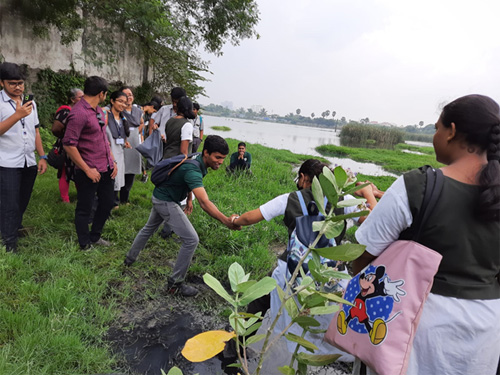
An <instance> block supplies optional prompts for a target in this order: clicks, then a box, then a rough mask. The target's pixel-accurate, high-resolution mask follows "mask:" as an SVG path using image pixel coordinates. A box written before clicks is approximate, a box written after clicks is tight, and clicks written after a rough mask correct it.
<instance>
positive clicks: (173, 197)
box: [153, 155, 207, 204]
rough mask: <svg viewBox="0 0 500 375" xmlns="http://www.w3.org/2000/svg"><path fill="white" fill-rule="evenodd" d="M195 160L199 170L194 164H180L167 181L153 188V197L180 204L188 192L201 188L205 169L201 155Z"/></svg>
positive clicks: (205, 172)
mask: <svg viewBox="0 0 500 375" xmlns="http://www.w3.org/2000/svg"><path fill="white" fill-rule="evenodd" d="M196 160H198V161H199V162H200V167H199V168H198V166H197V165H195V164H190V163H185V164H182V165H181V166H180V167H178V168H177V169H176V170H175V171H174V172H172V174H171V175H170V178H169V179H168V181H165V182H163V183H162V184H160V185H158V186H157V187H155V189H154V190H153V196H154V197H155V198H157V199H160V200H162V201H167V202H176V203H178V204H180V202H182V201H183V200H184V199H186V197H187V195H188V193H189V192H190V191H192V190H193V189H196V188H199V187H203V177H205V175H206V174H207V167H206V166H205V163H204V162H203V158H202V156H201V155H198V156H197V157H196Z"/></svg>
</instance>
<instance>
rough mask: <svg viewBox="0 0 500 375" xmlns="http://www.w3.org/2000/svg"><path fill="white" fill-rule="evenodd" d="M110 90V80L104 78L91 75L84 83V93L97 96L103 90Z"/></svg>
mask: <svg viewBox="0 0 500 375" xmlns="http://www.w3.org/2000/svg"><path fill="white" fill-rule="evenodd" d="M107 91H108V82H106V80H105V79H104V78H101V77H98V76H91V77H88V78H87V79H86V80H85V83H84V84H83V93H84V94H85V95H88V96H97V95H99V94H100V93H101V92H107Z"/></svg>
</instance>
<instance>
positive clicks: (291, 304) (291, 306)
mask: <svg viewBox="0 0 500 375" xmlns="http://www.w3.org/2000/svg"><path fill="white" fill-rule="evenodd" d="M285 309H286V311H287V312H288V315H290V317H291V318H292V319H293V318H295V317H296V316H297V315H299V309H298V307H297V304H296V303H295V298H293V297H292V298H289V299H287V300H286V302H285Z"/></svg>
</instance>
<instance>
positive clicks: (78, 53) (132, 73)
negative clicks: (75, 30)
mask: <svg viewBox="0 0 500 375" xmlns="http://www.w3.org/2000/svg"><path fill="white" fill-rule="evenodd" d="M0 2H1V0H0ZM25 22H26V21H25V20H24V19H23V18H21V17H20V16H19V15H15V14H11V13H10V12H9V11H7V10H6V9H5V8H4V7H3V6H2V4H1V3H0V55H2V56H3V59H4V60H5V61H9V62H14V63H17V64H26V65H28V66H29V67H30V68H31V69H35V70H36V69H45V68H50V69H52V70H54V71H60V70H70V69H71V66H73V67H74V68H75V70H76V71H77V72H79V73H82V74H85V75H87V76H89V75H98V76H101V77H104V78H105V79H107V80H108V81H111V82H116V81H120V82H123V83H124V84H127V85H131V86H138V85H140V84H141V83H142V82H143V64H142V62H141V61H139V60H138V59H137V58H136V57H135V56H133V55H131V53H130V52H129V51H128V48H127V43H126V42H125V41H122V43H120V44H121V45H123V46H124V48H123V50H121V51H120V54H119V56H118V59H117V61H116V63H115V64H113V66H104V67H97V66H95V65H93V64H91V63H89V62H86V61H85V60H84V59H83V54H82V50H83V37H84V36H80V38H79V39H78V40H77V41H76V42H74V43H72V44H71V45H69V46H63V45H62V44H61V38H60V37H59V34H58V33H57V30H56V29H54V30H51V31H50V32H49V38H48V39H41V38H37V37H35V36H34V35H33V32H32V25H28V24H25ZM102 52H103V53H105V52H106V51H102Z"/></svg>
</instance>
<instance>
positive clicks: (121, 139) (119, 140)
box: [116, 138, 125, 145]
mask: <svg viewBox="0 0 500 375" xmlns="http://www.w3.org/2000/svg"><path fill="white" fill-rule="evenodd" d="M116 144H117V145H124V144H125V139H123V138H116Z"/></svg>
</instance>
